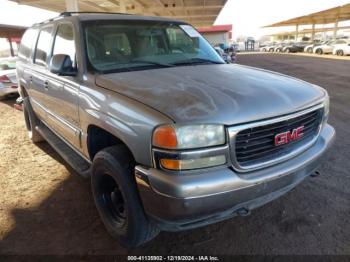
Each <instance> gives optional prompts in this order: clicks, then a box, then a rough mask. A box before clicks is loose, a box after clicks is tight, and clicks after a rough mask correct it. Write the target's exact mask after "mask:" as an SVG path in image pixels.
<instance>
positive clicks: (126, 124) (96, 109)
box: [79, 87, 173, 166]
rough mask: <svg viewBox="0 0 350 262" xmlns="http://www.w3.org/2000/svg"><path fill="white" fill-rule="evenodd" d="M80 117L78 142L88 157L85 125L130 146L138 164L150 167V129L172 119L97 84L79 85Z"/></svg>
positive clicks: (170, 121) (151, 130)
mask: <svg viewBox="0 0 350 262" xmlns="http://www.w3.org/2000/svg"><path fill="white" fill-rule="evenodd" d="M79 117H80V125H81V130H82V136H81V142H82V145H81V146H82V149H83V152H84V154H85V156H87V157H89V152H88V146H87V136H88V128H89V126H90V125H94V126H97V127H100V128H102V129H104V130H105V131H107V132H109V133H111V134H112V135H114V136H115V137H117V138H118V139H119V140H121V141H123V143H124V144H125V145H126V146H127V147H128V148H129V150H130V151H131V153H132V154H133V156H134V158H135V160H136V162H137V163H140V164H143V165H145V166H152V156H151V138H152V132H153V129H154V128H155V127H156V126H158V125H160V124H169V123H173V121H172V120H171V119H170V118H168V117H166V116H165V115H164V114H162V113H160V112H158V111H156V110H154V109H152V108H150V107H149V106H146V105H144V104H142V103H140V102H138V101H135V100H133V99H130V98H128V97H126V96H123V95H121V94H118V93H116V92H113V91H110V90H106V89H103V88H99V87H81V88H80V94H79Z"/></svg>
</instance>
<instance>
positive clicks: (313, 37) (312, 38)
mask: <svg viewBox="0 0 350 262" xmlns="http://www.w3.org/2000/svg"><path fill="white" fill-rule="evenodd" d="M311 41H312V42H313V41H315V24H312V30H311Z"/></svg>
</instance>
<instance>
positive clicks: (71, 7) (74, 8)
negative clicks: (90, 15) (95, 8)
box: [66, 0, 79, 12]
mask: <svg viewBox="0 0 350 262" xmlns="http://www.w3.org/2000/svg"><path fill="white" fill-rule="evenodd" d="M66 11H67V12H79V5H78V0H66Z"/></svg>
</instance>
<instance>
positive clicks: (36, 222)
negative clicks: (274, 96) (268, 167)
mask: <svg viewBox="0 0 350 262" xmlns="http://www.w3.org/2000/svg"><path fill="white" fill-rule="evenodd" d="M238 61H239V63H242V64H247V65H251V66H257V67H263V68H267V69H271V70H275V71H279V72H282V73H286V74H290V75H293V76H296V77H299V78H302V79H304V80H307V81H310V82H312V83H315V84H318V85H321V86H323V87H325V88H326V89H327V90H328V91H329V93H330V96H331V118H330V122H331V124H332V125H334V126H335V128H336V130H337V141H336V143H335V145H334V147H333V149H332V152H331V154H330V159H329V161H328V162H326V163H324V164H323V165H322V166H321V167H320V169H319V171H320V172H321V176H319V177H317V178H308V179H306V180H305V181H304V182H303V183H302V184H300V185H299V186H298V187H297V188H296V189H294V190H293V191H291V192H289V193H288V194H287V195H285V196H283V197H282V198H280V199H278V200H276V201H274V202H272V203H270V204H268V205H266V206H264V207H261V208H258V209H256V210H254V211H253V212H252V214H251V215H250V216H248V217H245V218H234V219H231V220H228V221H224V222H221V223H218V224H214V225H211V226H207V227H204V228H199V229H195V230H191V231H187V232H181V233H165V232H164V233H161V234H160V235H159V236H158V237H157V238H156V239H154V240H153V241H151V242H149V243H147V244H145V245H144V246H142V247H140V248H138V249H136V250H132V251H127V250H125V249H124V248H122V247H121V246H120V245H119V244H118V243H117V242H116V241H115V240H113V239H112V238H111V237H110V236H109V235H108V234H107V232H106V231H105V229H104V227H103V225H102V223H101V221H100V219H99V217H98V214H97V211H96V209H95V207H94V204H93V200H92V197H91V194H90V185H89V181H88V180H85V179H83V178H81V177H79V176H78V175H77V174H76V173H74V172H73V171H72V170H71V169H70V168H69V167H68V166H67V165H66V164H65V163H64V162H63V160H62V159H61V158H60V157H59V156H58V155H57V154H56V153H55V152H54V151H53V149H51V147H50V146H49V145H48V144H46V143H41V144H38V145H33V144H32V143H31V142H30V141H29V140H28V138H27V135H26V131H25V127H24V121H23V117H22V112H19V111H16V110H14V109H13V108H12V104H13V103H14V100H6V101H0V116H1V117H0V254H21V255H23V254H55V255H63V254H75V255H90V254H103V255H109V254H152V255H159V254H164V255H165V254H173V255H179V254H203V253H205V254H217V255H219V254H268V255H272V254H348V255H350V173H349V172H350V171H349V170H350V159H349V158H350V139H349V137H350V106H349V105H350V104H349V102H350V61H341V60H331V59H321V58H311V57H299V56H281V55H273V54H261V55H239V56H238ZM301 95H302V94H301Z"/></svg>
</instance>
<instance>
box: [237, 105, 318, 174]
mask: <svg viewBox="0 0 350 262" xmlns="http://www.w3.org/2000/svg"><path fill="white" fill-rule="evenodd" d="M322 118H323V108H319V109H316V110H313V111H311V112H307V113H305V114H302V115H299V116H297V117H294V118H290V119H287V120H282V121H279V122H274V123H272V124H265V125H261V126H254V127H251V128H246V129H243V130H240V131H239V132H238V133H237V134H236V136H235V142H234V150H235V161H234V162H235V163H236V164H238V166H239V167H242V168H249V167H250V166H256V165H259V164H263V163H266V162H271V161H272V160H274V159H277V158H281V157H283V156H286V155H289V154H291V153H292V152H293V151H296V150H297V149H298V148H300V147H302V146H303V145H305V144H307V143H309V142H311V141H312V140H313V139H314V138H315V137H316V136H317V134H318V131H319V127H320V125H321V123H322ZM300 126H304V129H303V136H302V137H301V138H300V139H298V140H294V141H291V142H289V143H286V144H284V145H279V146H276V145H275V136H276V135H277V134H279V133H282V132H286V131H290V130H293V129H295V128H298V127H300Z"/></svg>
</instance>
